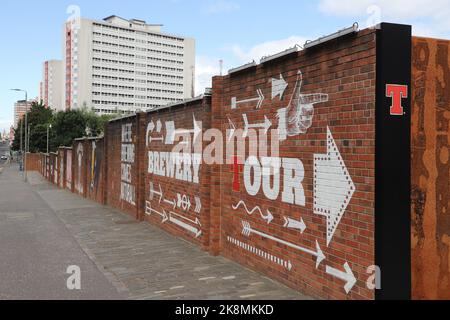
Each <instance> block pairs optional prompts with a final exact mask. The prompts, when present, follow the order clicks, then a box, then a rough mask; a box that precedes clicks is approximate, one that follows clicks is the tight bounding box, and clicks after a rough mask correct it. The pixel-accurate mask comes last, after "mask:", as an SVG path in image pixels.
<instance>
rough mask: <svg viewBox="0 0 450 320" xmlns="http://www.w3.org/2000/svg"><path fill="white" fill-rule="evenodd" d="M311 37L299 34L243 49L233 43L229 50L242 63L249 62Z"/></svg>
mask: <svg viewBox="0 0 450 320" xmlns="http://www.w3.org/2000/svg"><path fill="white" fill-rule="evenodd" d="M307 40H311V39H307V38H304V37H299V36H291V37H289V38H286V39H281V40H275V41H268V42H263V43H260V44H257V45H255V46H253V47H251V48H249V49H243V48H242V47H241V46H239V45H234V46H233V47H232V48H231V50H232V52H233V54H234V55H235V56H236V57H237V58H238V59H239V61H240V62H242V63H247V62H251V61H252V60H255V61H256V62H259V60H260V59H261V58H262V57H264V56H269V55H273V54H276V53H279V52H281V51H284V50H286V49H289V48H292V47H294V46H295V45H300V46H303V44H304V43H305V42H306V41H307Z"/></svg>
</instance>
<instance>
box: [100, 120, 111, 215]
mask: <svg viewBox="0 0 450 320" xmlns="http://www.w3.org/2000/svg"><path fill="white" fill-rule="evenodd" d="M110 125H111V123H110V122H108V123H107V124H106V125H105V138H104V141H103V168H102V170H103V177H102V180H103V181H102V182H101V183H103V205H105V206H106V205H108V171H109V159H108V150H109V149H108V145H109V133H108V132H109V127H110Z"/></svg>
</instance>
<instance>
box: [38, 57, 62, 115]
mask: <svg viewBox="0 0 450 320" xmlns="http://www.w3.org/2000/svg"><path fill="white" fill-rule="evenodd" d="M42 69H43V72H42V82H41V84H40V86H41V87H40V93H39V99H40V100H41V101H42V102H43V103H44V105H45V106H47V107H50V108H52V109H53V110H56V111H62V110H64V109H65V104H64V97H63V96H64V77H63V72H64V70H63V61H62V60H49V61H45V62H44V64H43V68H42Z"/></svg>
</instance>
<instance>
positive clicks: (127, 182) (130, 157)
mask: <svg viewBox="0 0 450 320" xmlns="http://www.w3.org/2000/svg"><path fill="white" fill-rule="evenodd" d="M134 160H135V147H134V144H133V124H131V123H130V124H124V125H123V126H122V151H121V187H120V199H121V200H123V201H125V202H127V203H129V204H131V205H133V206H135V205H136V188H135V186H134V185H133V173H132V166H133V164H134Z"/></svg>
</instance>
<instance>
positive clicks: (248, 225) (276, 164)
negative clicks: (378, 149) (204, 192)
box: [227, 71, 356, 294]
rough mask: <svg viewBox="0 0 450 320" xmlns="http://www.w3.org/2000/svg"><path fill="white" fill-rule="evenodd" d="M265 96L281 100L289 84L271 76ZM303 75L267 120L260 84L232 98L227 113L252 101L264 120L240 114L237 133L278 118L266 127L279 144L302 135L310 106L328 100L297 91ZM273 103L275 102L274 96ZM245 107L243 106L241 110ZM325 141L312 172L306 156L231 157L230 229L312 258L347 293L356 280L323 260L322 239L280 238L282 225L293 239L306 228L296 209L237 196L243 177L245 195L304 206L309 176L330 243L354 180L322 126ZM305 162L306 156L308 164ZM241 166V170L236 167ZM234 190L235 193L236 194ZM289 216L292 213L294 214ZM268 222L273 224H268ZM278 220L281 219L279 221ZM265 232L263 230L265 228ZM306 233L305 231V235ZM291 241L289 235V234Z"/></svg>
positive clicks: (233, 241)
mask: <svg viewBox="0 0 450 320" xmlns="http://www.w3.org/2000/svg"><path fill="white" fill-rule="evenodd" d="M269 83H270V84H271V97H272V101H273V100H275V99H279V101H280V102H281V103H282V100H283V97H284V96H285V92H286V90H287V89H288V88H289V87H290V84H288V83H287V82H286V81H285V80H284V77H283V75H280V77H279V78H272V79H271V80H270V81H269ZM303 83H304V78H303V73H302V72H301V71H298V73H297V77H296V81H295V83H293V87H291V88H292V91H291V92H292V95H291V98H290V101H289V103H288V105H287V107H285V108H281V109H279V110H278V111H277V113H276V118H275V119H270V117H269V115H268V114H267V113H266V112H264V109H265V106H266V105H267V104H266V103H265V101H267V99H265V95H264V91H263V89H262V88H259V89H258V90H257V92H258V98H249V99H245V98H244V99H242V100H238V99H237V98H236V97H233V98H232V100H231V109H232V110H233V112H238V111H239V109H242V110H243V109H244V108H243V107H242V108H239V107H240V106H243V105H244V104H246V105H247V106H249V104H251V103H253V104H256V110H261V111H262V112H263V113H264V121H260V122H258V121H256V122H251V121H249V117H248V116H247V114H246V113H244V112H242V118H243V137H244V138H247V137H248V131H249V130H250V129H259V130H260V133H264V134H267V133H268V132H269V129H270V128H271V127H272V126H273V124H274V123H276V122H277V121H278V128H277V129H276V130H272V134H274V132H275V133H276V134H277V135H278V139H279V141H280V142H281V143H283V142H285V141H287V140H288V139H289V138H290V137H295V136H299V135H304V134H307V133H308V130H309V129H310V128H311V127H312V125H313V122H314V114H315V110H314V109H315V107H316V106H317V105H318V104H321V103H326V102H328V101H329V96H328V94H324V93H312V94H305V93H303V91H302V90H303ZM277 102H278V100H277ZM247 109H248V108H247ZM228 121H229V122H230V127H231V128H232V130H236V128H237V126H236V125H235V124H234V123H233V122H232V121H231V120H230V118H228ZM326 130H327V131H326V132H327V135H326V141H324V142H323V143H324V144H323V145H325V146H326V153H324V154H313V159H312V164H313V172H312V173H310V172H306V171H305V166H304V162H305V161H306V160H307V159H299V158H289V157H269V156H266V157H263V156H261V157H258V156H255V155H250V156H248V158H247V160H244V161H243V164H242V165H240V164H239V163H237V157H236V156H234V158H235V159H234V160H235V161H234V165H233V173H234V175H233V191H234V192H235V196H233V198H237V200H236V201H235V203H234V204H232V207H231V209H233V211H235V212H239V213H243V214H245V215H246V217H244V218H242V219H241V220H240V223H241V224H240V225H239V226H234V228H235V229H237V230H240V233H241V235H242V236H243V237H244V239H245V238H247V239H248V238H252V237H258V238H260V239H263V240H265V241H269V242H272V243H274V244H279V245H283V246H286V247H288V248H290V249H292V250H294V252H298V254H300V255H306V256H310V257H313V259H314V260H315V268H316V269H317V268H319V266H320V265H321V264H324V265H325V272H326V273H327V274H328V275H330V276H332V277H335V278H337V279H340V280H342V281H343V282H344V286H343V289H344V290H345V292H346V293H347V294H348V293H350V292H351V290H352V289H353V287H354V285H355V284H356V278H355V276H354V273H353V271H352V269H351V267H350V265H349V263H348V262H346V263H345V264H344V265H343V268H342V269H338V268H335V266H332V265H331V264H329V263H328V259H327V256H326V254H325V253H324V251H323V249H322V248H321V246H320V243H319V240H320V242H322V240H323V239H320V238H317V239H315V240H313V241H311V240H310V238H308V241H305V243H308V242H310V243H311V244H312V246H311V247H306V246H304V245H302V244H301V243H296V242H293V241H291V240H289V241H288V240H286V239H284V237H283V236H278V235H280V234H281V235H283V234H284V233H283V232H282V229H283V228H285V229H289V230H291V231H292V232H297V233H298V236H299V237H302V236H306V231H307V230H308V226H307V225H306V224H305V221H304V220H303V218H302V217H301V214H299V212H301V211H302V210H295V209H294V208H293V209H292V210H290V212H289V213H286V211H284V210H283V211H282V212H280V213H278V212H276V211H277V210H276V209H274V208H273V206H272V207H270V208H264V205H260V204H259V203H260V201H258V200H256V201H258V205H257V206H255V205H251V204H250V201H248V200H245V199H243V198H242V192H241V186H240V178H242V180H243V182H244V183H243V184H244V190H245V193H246V194H247V196H249V197H256V196H260V195H263V196H264V197H265V198H266V199H268V200H271V201H281V202H282V203H285V204H288V205H292V206H295V207H297V208H299V209H300V208H306V206H307V205H309V203H307V201H309V198H307V196H306V193H305V190H306V189H305V188H306V185H305V178H306V177H307V175H308V176H311V175H312V178H313V179H312V181H313V198H312V201H313V203H312V207H313V213H314V214H316V215H319V216H323V217H324V218H325V219H326V221H325V224H326V225H325V226H326V239H325V240H324V242H325V243H326V245H327V247H329V246H330V245H331V243H332V241H333V237H334V235H335V232H336V230H337V229H338V226H339V224H340V222H341V219H342V217H343V216H344V214H345V212H346V210H347V207H348V205H349V203H350V200H351V199H352V197H353V194H354V192H355V191H356V188H355V184H354V183H353V181H352V178H351V176H350V174H349V172H348V170H347V167H346V165H345V161H344V160H343V158H342V156H341V154H340V151H339V148H338V146H337V143H336V141H335V140H334V138H333V134H332V129H331V128H330V127H328V126H327V129H326ZM309 161H310V160H309V159H308V162H309ZM242 166H243V169H241V167H242ZM238 194H239V195H238ZM294 215H295V216H294ZM248 217H253V218H252V220H253V222H250V220H249V219H248ZM258 220H259V221H260V222H261V223H262V225H261V226H263V225H269V226H270V228H269V229H266V228H260V227H258V225H257V224H256V223H255V222H256V221H258ZM274 222H277V223H276V224H274ZM279 222H281V223H279ZM276 228H281V230H280V232H277V233H276V234H278V235H275V233H272V230H274V229H276ZM268 230H269V231H268ZM309 236H310V235H308V237H309ZM227 239H228V243H229V244H230V245H232V246H235V247H239V248H241V249H244V250H246V251H248V252H250V253H252V254H254V255H255V256H258V257H262V258H264V259H266V260H268V261H269V262H272V263H274V264H277V265H281V266H283V267H285V268H286V269H287V270H288V271H293V270H294V269H295V268H296V266H295V265H294V263H293V262H291V261H286V259H282V257H278V256H277V255H276V254H274V253H271V252H269V251H270V250H262V249H260V248H257V246H255V245H250V244H248V243H246V242H245V240H238V239H237V237H236V236H235V235H234V236H232V235H227ZM290 239H292V238H290Z"/></svg>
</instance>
